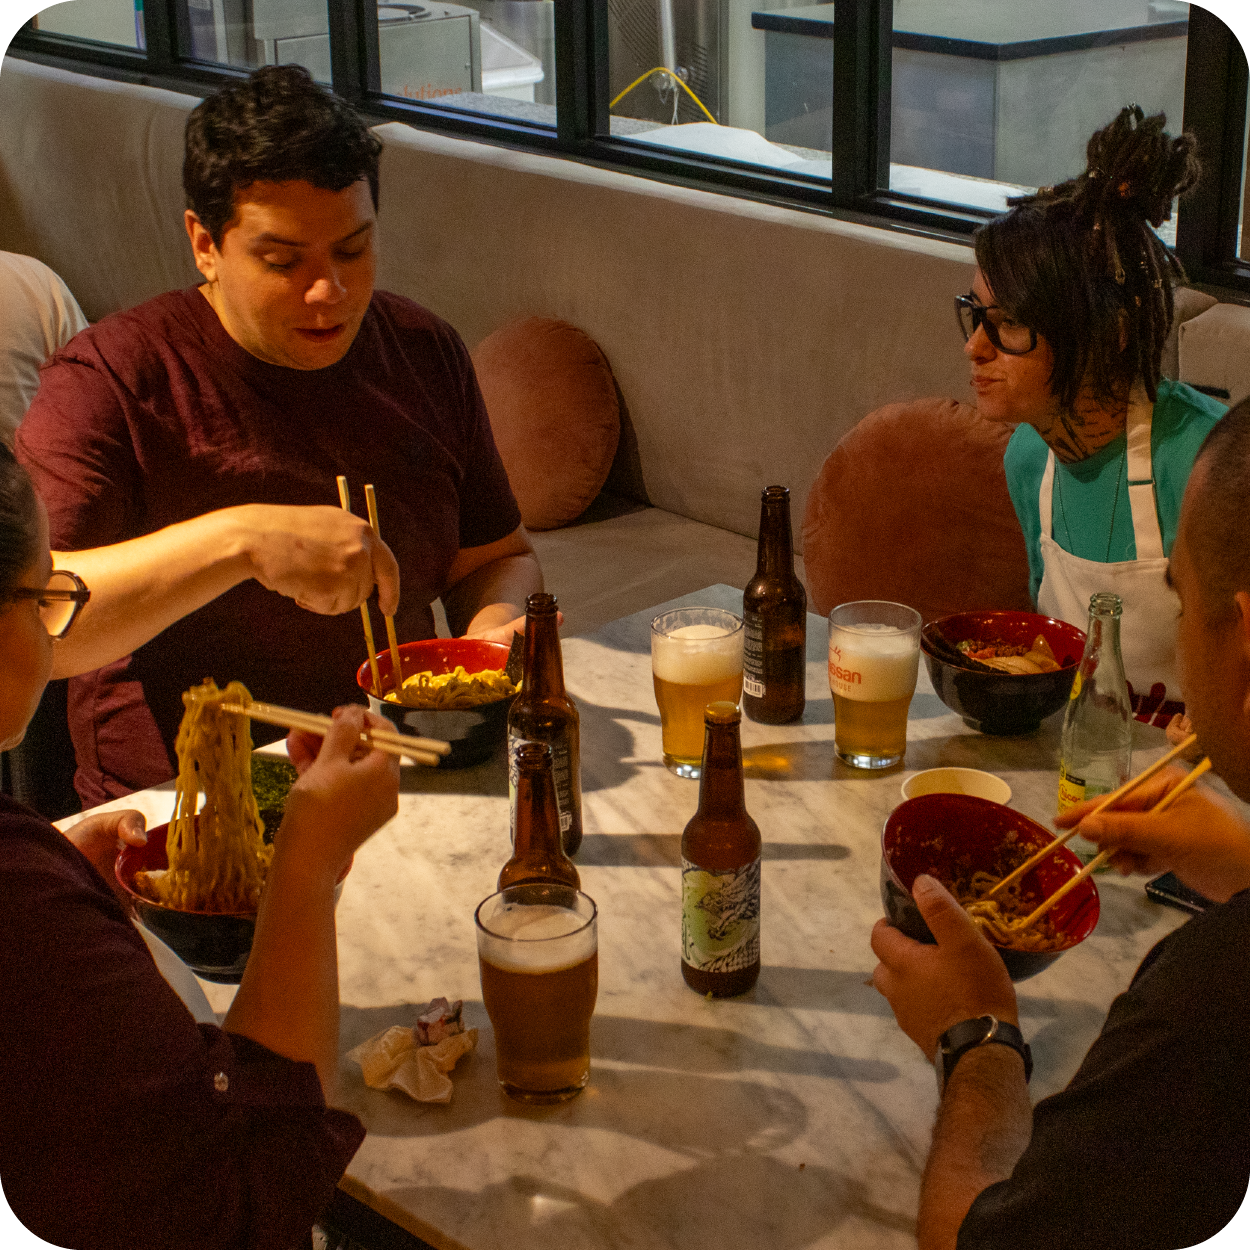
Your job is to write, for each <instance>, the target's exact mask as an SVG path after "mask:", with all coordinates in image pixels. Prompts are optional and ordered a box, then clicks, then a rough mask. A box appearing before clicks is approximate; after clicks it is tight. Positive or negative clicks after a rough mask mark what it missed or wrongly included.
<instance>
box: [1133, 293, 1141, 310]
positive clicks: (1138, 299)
mask: <svg viewBox="0 0 1250 1250" xmlns="http://www.w3.org/2000/svg"><path fill="white" fill-rule="evenodd" d="M1133 303H1135V304H1136V305H1137V307H1138V308H1140V307H1141V296H1140V295H1134V296H1133Z"/></svg>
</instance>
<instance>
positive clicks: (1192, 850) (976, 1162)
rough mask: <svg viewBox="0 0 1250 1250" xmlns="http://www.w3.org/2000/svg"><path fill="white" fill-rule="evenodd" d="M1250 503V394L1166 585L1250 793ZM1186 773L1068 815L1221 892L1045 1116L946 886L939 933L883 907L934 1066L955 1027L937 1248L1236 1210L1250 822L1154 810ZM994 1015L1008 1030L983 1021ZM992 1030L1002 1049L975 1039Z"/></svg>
mask: <svg viewBox="0 0 1250 1250" xmlns="http://www.w3.org/2000/svg"><path fill="white" fill-rule="evenodd" d="M1247 499H1250V403H1242V404H1241V405H1239V406H1238V407H1237V408H1235V409H1234V410H1233V411H1232V412H1231V413H1229V414H1228V416H1226V417H1225V418H1224V419H1223V420H1222V421H1221V422H1220V423H1219V424H1218V425H1217V426H1215V427H1214V429H1213V430H1212V431H1211V433H1210V435H1209V436H1208V437H1207V440H1206V442H1205V443H1204V444H1203V447H1202V450H1201V451H1200V452H1199V455H1198V459H1197V461H1196V462H1195V467H1194V471H1193V474H1192V475H1191V477H1190V479H1189V484H1188V486H1187V488H1186V491H1185V499H1184V504H1183V507H1182V510H1181V519H1180V525H1179V528H1178V532H1177V538H1176V544H1175V546H1174V548H1173V551H1172V556H1171V563H1170V567H1169V574H1168V576H1169V581H1170V582H1171V584H1172V585H1173V586H1174V587H1175V588H1176V590H1177V592H1178V594H1179V595H1180V599H1181V604H1182V614H1181V617H1180V620H1179V627H1178V637H1177V650H1178V656H1179V660H1180V667H1181V675H1182V682H1183V687H1184V691H1185V696H1186V706H1187V709H1188V713H1189V715H1190V718H1191V719H1192V722H1193V725H1194V729H1195V731H1196V732H1197V734H1198V738H1199V743H1200V745H1201V747H1202V750H1203V751H1204V752H1205V753H1206V754H1207V755H1208V756H1209V757H1210V759H1211V762H1212V766H1213V769H1214V771H1215V772H1216V773H1217V774H1218V775H1219V776H1221V777H1222V778H1223V779H1224V780H1225V782H1227V784H1228V786H1229V788H1230V789H1231V790H1232V791H1233V793H1234V794H1236V795H1237V796H1238V797H1239V798H1242V799H1246V800H1250V522H1248V520H1247V513H1246V502H1245V501H1246V500H1247ZM1184 775H1185V774H1184V772H1183V771H1181V770H1178V769H1169V770H1167V771H1165V772H1163V773H1161V774H1159V776H1158V777H1156V778H1154V779H1153V780H1152V781H1151V782H1149V783H1147V784H1145V785H1143V786H1142V787H1141V788H1140V789H1139V790H1137V791H1136V792H1134V794H1133V795H1132V796H1131V797H1130V798H1129V799H1127V800H1125V802H1124V803H1123V804H1122V805H1121V807H1120V808H1119V809H1118V810H1116V811H1114V812H1105V813H1103V814H1101V815H1099V816H1092V815H1090V814H1089V813H1090V810H1091V808H1092V807H1093V806H1094V805H1095V801H1091V802H1090V803H1087V804H1082V805H1081V806H1079V807H1075V808H1073V809H1071V811H1070V812H1068V813H1066V814H1065V815H1064V816H1063V817H1061V818H1060V819H1059V820H1058V822H1057V823H1058V824H1060V825H1062V826H1065V827H1071V826H1072V825H1075V824H1080V826H1081V833H1082V834H1083V835H1084V836H1085V837H1087V838H1089V839H1090V840H1091V841H1093V842H1096V843H1098V844H1099V845H1100V846H1101V847H1103V848H1109V849H1112V850H1114V851H1115V855H1114V857H1113V859H1112V864H1113V865H1114V866H1115V867H1117V868H1119V869H1120V871H1121V872H1125V873H1128V872H1145V873H1158V872H1162V871H1165V870H1169V869H1170V870H1171V871H1172V872H1174V873H1175V874H1176V875H1177V876H1178V877H1179V878H1180V880H1181V881H1182V882H1183V883H1184V884H1186V885H1188V886H1190V887H1191V888H1193V889H1195V890H1197V891H1199V892H1200V893H1202V894H1204V895H1206V896H1207V897H1208V898H1209V899H1211V900H1213V901H1214V902H1215V904H1217V905H1216V906H1213V907H1210V908H1208V910H1207V911H1206V912H1205V913H1204V914H1202V915H1201V916H1198V917H1195V918H1194V919H1192V920H1190V921H1189V922H1188V923H1186V924H1185V925H1183V926H1182V927H1181V928H1180V929H1178V930H1177V931H1176V932H1175V933H1173V934H1171V935H1170V936H1169V937H1167V938H1165V939H1164V940H1163V941H1161V942H1160V943H1158V944H1157V945H1156V946H1155V948H1154V949H1153V950H1152V951H1151V952H1150V954H1149V955H1148V956H1147V957H1146V959H1145V960H1144V961H1143V963H1142V965H1141V967H1140V968H1139V969H1138V971H1137V973H1136V975H1135V976H1134V978H1133V981H1132V984H1131V985H1130V986H1129V988H1128V990H1127V991H1126V992H1125V993H1123V994H1121V995H1120V996H1119V997H1118V998H1117V999H1116V1000H1115V1002H1114V1003H1113V1004H1112V1006H1111V1010H1110V1012H1109V1014H1108V1017H1107V1021H1106V1024H1105V1025H1104V1026H1103V1029H1102V1032H1101V1034H1100V1035H1099V1037H1098V1039H1097V1040H1096V1041H1095V1042H1094V1044H1093V1046H1092V1047H1091V1048H1090V1050H1089V1053H1088V1054H1087V1055H1086V1057H1085V1059H1084V1061H1083V1062H1082V1064H1081V1067H1080V1069H1079V1070H1078V1072H1077V1074H1076V1076H1075V1077H1074V1078H1073V1079H1072V1081H1071V1083H1070V1084H1069V1085H1068V1087H1067V1088H1066V1089H1064V1090H1063V1091H1061V1092H1060V1093H1058V1094H1056V1095H1054V1096H1053V1097H1051V1098H1047V1099H1045V1100H1043V1101H1042V1102H1040V1103H1039V1104H1038V1105H1037V1107H1036V1108H1034V1109H1032V1110H1030V1106H1029V1098H1028V1091H1027V1086H1026V1083H1025V1082H1026V1073H1025V1062H1026V1061H1025V1056H1024V1054H1023V1047H1022V1045H1020V1046H1018V1043H1020V1041H1021V1039H1020V1038H1019V1034H1018V1032H1015V1030H1016V1029H1018V1026H1019V1016H1018V1014H1017V1010H1016V998H1015V991H1014V989H1013V987H1012V984H1011V982H1010V980H1009V979H1008V977H1007V973H1006V970H1005V969H1004V967H1003V965H1002V961H1001V960H1000V959H999V957H998V955H997V953H996V952H995V951H994V949H993V948H992V947H991V946H990V945H989V943H988V942H987V941H986V940H985V939H984V938H983V937H982V936H981V934H980V931H979V930H978V929H977V928H976V927H975V926H974V925H973V923H972V921H971V920H970V919H969V918H968V916H967V915H966V913H965V912H964V911H963V909H962V908H961V907H960V906H959V905H958V904H957V903H956V902H955V900H954V899H953V898H952V897H951V895H950V894H949V893H947V891H946V890H944V889H943V888H942V886H941V885H939V884H938V883H937V882H936V881H934V880H932V879H931V878H928V877H920V878H918V879H917V882H916V885H915V887H914V894H915V897H916V902H917V904H918V905H919V907H920V910H921V912H922V913H923V914H924V917H925V919H926V921H927V922H928V925H929V928H930V929H931V930H932V931H933V934H934V936H935V937H936V938H937V945H936V946H925V945H921V944H920V943H917V942H913V941H912V940H911V939H910V938H907V937H905V936H904V935H903V934H902V933H900V932H899V931H898V930H897V929H895V928H893V927H892V926H891V925H889V924H888V923H887V922H886V921H884V920H881V921H879V922H878V923H877V925H876V927H875V928H874V929H873V934H872V945H873V950H874V951H875V952H876V954H877V957H878V958H879V959H880V961H881V962H880V963H879V964H878V965H877V968H876V970H875V972H874V974H873V980H874V983H875V984H876V986H877V988H878V989H879V990H880V991H881V992H882V993H883V994H884V995H885V996H886V998H887V999H888V1000H889V1002H890V1006H891V1007H892V1008H893V1010H894V1014H895V1016H896V1018H897V1019H898V1022H899V1024H900V1025H901V1026H902V1028H903V1029H904V1031H905V1032H906V1033H907V1035H908V1036H909V1037H911V1038H912V1040H913V1041H915V1042H916V1043H917V1045H919V1046H920V1048H921V1049H922V1050H923V1051H924V1053H925V1054H926V1055H927V1056H929V1057H930V1058H933V1057H934V1056H935V1054H936V1053H937V1052H938V1049H939V1041H940V1039H943V1038H944V1039H945V1041H944V1043H943V1048H944V1049H946V1050H947V1051H951V1052H952V1057H953V1059H954V1062H953V1063H952V1062H951V1058H947V1060H946V1061H945V1062H944V1064H943V1075H944V1077H945V1083H944V1087H943V1096H942V1100H941V1104H940V1106H939V1109H938V1115H937V1122H936V1124H935V1126H934V1130H933V1144H932V1147H931V1149H930V1152H929V1159H928V1163H927V1165H926V1168H925V1175H924V1181H923V1184H922V1188H921V1195H920V1211H919V1216H918V1221H917V1239H918V1242H919V1246H920V1250H954V1248H956V1247H957V1248H958V1250H989V1248H990V1247H995V1248H1001V1247H1016V1246H1024V1245H1034V1246H1045V1247H1047V1248H1048V1250H1062V1248H1064V1247H1077V1246H1079V1247H1082V1250H1084V1248H1086V1247H1100V1248H1102V1247H1124V1248H1125V1250H1130V1248H1131V1250H1177V1248H1179V1247H1181V1246H1191V1245H1194V1244H1196V1243H1199V1242H1202V1241H1204V1240H1206V1239H1207V1238H1209V1237H1211V1236H1214V1234H1215V1233H1217V1232H1218V1231H1219V1230H1220V1229H1221V1228H1223V1227H1224V1226H1225V1225H1226V1224H1227V1223H1228V1221H1229V1220H1230V1219H1231V1218H1232V1217H1233V1216H1234V1215H1235V1214H1236V1212H1237V1210H1238V1208H1239V1207H1240V1205H1241V1203H1242V1200H1243V1199H1244V1197H1245V1195H1246V1189H1247V1183H1248V1181H1250V958H1247V951H1248V950H1250V828H1248V827H1247V826H1246V824H1245V823H1244V822H1243V821H1242V819H1241V818H1240V817H1239V816H1238V814H1237V813H1236V812H1235V811H1234V810H1233V809H1232V808H1231V807H1230V806H1229V805H1228V804H1226V803H1224V802H1223V801H1222V800H1220V799H1218V798H1217V797H1216V796H1215V795H1214V793H1213V792H1212V791H1211V790H1210V789H1209V788H1206V787H1203V786H1198V787H1195V788H1194V789H1193V790H1191V791H1189V792H1188V793H1187V794H1185V795H1184V796H1183V797H1182V798H1180V799H1179V800H1178V801H1177V802H1176V803H1175V804H1173V805H1172V807H1171V808H1170V809H1168V811H1167V812H1165V813H1161V814H1159V815H1152V814H1149V809H1150V808H1151V807H1153V806H1154V804H1155V803H1157V802H1158V800H1159V799H1160V798H1161V797H1162V796H1163V795H1164V794H1165V793H1167V792H1168V791H1169V790H1170V789H1171V788H1172V787H1174V786H1175V785H1176V784H1177V783H1178V781H1179V780H1180V779H1181V778H1182V777H1183V776H1184ZM987 1016H992V1017H994V1018H995V1020H996V1021H999V1022H1002V1024H1001V1025H995V1024H992V1023H991V1022H989V1021H984V1022H981V1021H979V1019H978V1018H980V1017H987ZM973 1021H977V1023H976V1024H973V1023H971V1022H973ZM1002 1025H1006V1026H1010V1027H1007V1028H1003V1027H1002ZM992 1029H994V1030H998V1035H997V1036H993V1037H990V1036H986V1035H988V1034H990V1033H991V1030H992ZM991 1040H992V1041H1005V1042H1006V1044H1004V1045H985V1044H975V1043H980V1042H983V1041H991ZM952 1044H953V1049H952ZM961 1044H962V1045H965V1046H967V1047H968V1048H967V1049H965V1050H962V1051H961V1050H960V1046H961Z"/></svg>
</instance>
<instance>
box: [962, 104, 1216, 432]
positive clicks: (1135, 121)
mask: <svg viewBox="0 0 1250 1250" xmlns="http://www.w3.org/2000/svg"><path fill="white" fill-rule="evenodd" d="M1166 123H1167V118H1166V117H1165V116H1164V115H1163V114H1162V113H1158V114H1156V115H1155V116H1154V117H1145V116H1144V115H1143V113H1142V111H1141V109H1139V108H1138V107H1137V105H1135V104H1133V105H1130V106H1129V107H1128V108H1125V109H1122V110H1121V111H1120V114H1119V116H1118V117H1117V118H1116V119H1115V121H1113V122H1112V123H1111V125H1109V126H1107V127H1105V128H1104V129H1102V130H1099V131H1098V132H1097V133H1096V134H1095V135H1094V136H1093V137H1092V138H1091V139H1090V141H1089V144H1088V145H1087V147H1086V152H1085V155H1086V161H1087V163H1088V164H1087V168H1086V170H1085V172H1084V173H1082V174H1081V175H1080V176H1079V177H1076V178H1072V179H1070V180H1069V181H1067V182H1065V183H1062V184H1061V185H1059V186H1056V187H1042V188H1041V189H1040V190H1039V191H1038V192H1037V193H1036V194H1035V195H1024V196H1017V197H1015V198H1013V199H1010V200H1008V201H1007V203H1008V204H1009V205H1010V206H1011V209H1010V211H1009V212H1008V213H1006V214H1005V215H1004V216H1002V217H998V218H996V219H995V220H993V221H991V222H988V223H987V224H986V225H984V226H982V227H981V229H980V230H978V231H977V235H976V257H977V264H978V265H979V266H980V267H981V273H982V274H983V275H984V277H985V281H986V282H987V283H988V284H989V287H990V290H991V291H993V293H994V299H995V301H996V302H997V303H998V304H999V305H1000V307H1002V308H1004V309H1005V310H1006V311H1007V312H1008V313H1010V314H1011V316H1013V317H1014V318H1015V319H1016V320H1017V321H1020V322H1022V323H1023V324H1024V325H1026V326H1030V327H1031V328H1032V329H1034V330H1036V331H1037V332H1038V334H1040V335H1041V336H1042V337H1043V338H1044V339H1045V340H1046V341H1047V343H1049V344H1050V347H1051V350H1052V351H1053V352H1054V357H1055V362H1054V368H1053V370H1052V372H1051V375H1050V388H1051V391H1052V392H1053V393H1054V394H1055V396H1056V398H1057V399H1058V400H1059V402H1060V403H1061V404H1062V405H1063V407H1064V408H1066V409H1070V408H1071V407H1072V406H1073V404H1074V402H1075V401H1076V397H1077V394H1078V392H1079V391H1080V389H1081V385H1082V383H1083V382H1085V381H1086V379H1087V378H1088V379H1089V380H1090V382H1091V383H1092V385H1093V387H1094V391H1095V395H1096V397H1097V398H1098V399H1100V400H1104V401H1120V400H1123V398H1124V397H1125V395H1126V394H1127V391H1128V389H1129V387H1130V386H1131V385H1132V383H1133V381H1134V379H1135V378H1137V377H1140V378H1142V380H1143V381H1144V382H1145V385H1146V392H1147V394H1148V395H1149V396H1150V398H1151V400H1152V401H1153V400H1154V398H1155V393H1156V387H1157V385H1158V382H1159V367H1160V360H1161V358H1162V355H1163V343H1164V340H1165V339H1166V338H1167V335H1168V331H1169V330H1170V329H1171V328H1172V286H1173V284H1174V283H1175V282H1178V281H1184V279H1185V273H1184V270H1183V269H1182V268H1181V264H1180V262H1179V261H1178V260H1177V259H1176V257H1175V256H1173V254H1172V253H1171V252H1170V251H1169V250H1168V249H1167V248H1166V247H1165V246H1164V245H1163V243H1162V242H1161V241H1160V239H1159V236H1158V235H1157V234H1155V232H1154V229H1153V228H1152V227H1155V226H1159V225H1162V224H1163V222H1165V221H1167V220H1168V218H1169V217H1171V215H1172V200H1173V199H1174V198H1175V197H1176V196H1177V195H1179V194H1181V193H1182V192H1184V191H1188V190H1189V188H1190V187H1192V186H1193V185H1194V184H1195V183H1196V182H1197V181H1198V176H1199V173H1200V172H1201V167H1200V165H1199V163H1198V158H1197V156H1196V155H1195V154H1194V152H1195V148H1196V146H1197V141H1196V140H1195V139H1194V137H1193V135H1190V134H1183V135H1181V136H1180V138H1178V139H1173V138H1171V137H1170V136H1169V135H1167V134H1165V133H1164V131H1163V127H1164V126H1165V125H1166ZM1122 336H1123V347H1121V341H1122Z"/></svg>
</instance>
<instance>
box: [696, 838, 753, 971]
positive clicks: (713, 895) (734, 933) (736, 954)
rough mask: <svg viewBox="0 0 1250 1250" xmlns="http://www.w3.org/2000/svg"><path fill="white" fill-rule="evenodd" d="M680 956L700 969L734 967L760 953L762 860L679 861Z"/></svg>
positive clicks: (748, 965)
mask: <svg viewBox="0 0 1250 1250" xmlns="http://www.w3.org/2000/svg"><path fill="white" fill-rule="evenodd" d="M681 957H682V960H683V961H684V962H685V963H686V964H688V965H689V966H690V967H691V968H694V969H696V970H697V971H699V972H736V971H737V970H738V969H739V968H748V967H750V966H751V965H752V964H753V963H755V961H756V960H757V959H759V957H760V861H759V860H758V859H757V860H755V861H754V862H752V863H750V864H744V865H743V866H742V867H741V868H738V869H735V870H733V871H731V872H708V871H707V870H705V869H703V868H700V867H699V866H698V865H697V864H692V863H691V862H690V861H689V860H688V859H686V858H684V857H683V858H682V861H681Z"/></svg>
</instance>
